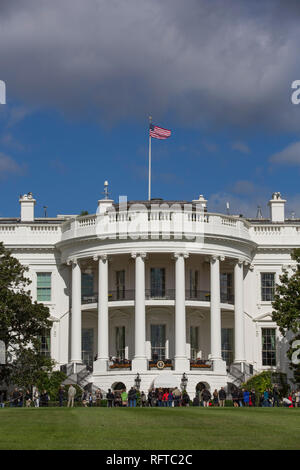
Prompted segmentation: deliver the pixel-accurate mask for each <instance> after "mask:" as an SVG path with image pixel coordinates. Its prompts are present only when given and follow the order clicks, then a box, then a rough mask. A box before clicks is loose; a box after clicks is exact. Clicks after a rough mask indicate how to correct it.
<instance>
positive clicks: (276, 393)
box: [272, 385, 279, 407]
mask: <svg viewBox="0 0 300 470" xmlns="http://www.w3.org/2000/svg"><path fill="white" fill-rule="evenodd" d="M272 404H273V407H275V404H276V406H277V407H278V406H279V390H278V388H277V385H274V388H273V403H272Z"/></svg>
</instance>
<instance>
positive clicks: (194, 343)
mask: <svg viewBox="0 0 300 470" xmlns="http://www.w3.org/2000/svg"><path fill="white" fill-rule="evenodd" d="M19 202H20V205H21V215H20V218H1V219H0V241H2V242H3V243H4V245H5V246H6V247H7V248H9V249H10V250H11V251H12V254H13V255H14V256H15V257H17V258H18V259H19V260H20V262H21V263H22V264H24V265H26V266H28V267H29V274H28V275H29V276H30V278H31V281H32V284H31V292H32V296H33V299H34V300H37V301H41V302H43V303H44V304H45V305H48V306H49V309H50V312H51V318H52V320H53V326H52V329H51V332H50V333H49V335H48V334H47V333H46V332H45V336H44V337H43V344H42V349H43V352H44V353H45V354H49V355H51V357H52V358H53V359H54V360H55V361H56V363H57V368H62V369H63V370H65V371H66V372H67V373H68V375H70V374H72V375H71V378H72V379H73V380H76V381H78V382H79V383H80V384H81V385H82V386H85V385H88V384H93V385H94V386H96V387H101V388H102V389H104V390H107V389H108V388H116V387H121V386H122V387H123V386H126V387H127V388H128V387H131V386H133V385H135V384H138V382H139V381H140V389H141V390H144V391H147V390H148V389H149V388H150V387H157V386H160V385H161V386H168V385H169V386H175V385H177V386H178V387H180V386H185V387H186V388H187V391H188V392H189V394H190V396H191V397H193V395H194V394H195V391H196V387H198V388H199V387H200V388H201V387H202V386H203V384H204V385H205V386H208V387H209V388H210V389H211V390H213V389H215V388H219V387H220V386H228V385H230V384H236V385H237V384H239V383H240V381H241V380H244V379H245V378H247V377H248V376H250V375H251V374H253V373H256V372H257V371H262V370H269V369H272V370H277V371H283V372H288V363H287V359H286V354H285V353H286V344H285V342H284V339H283V338H282V337H281V336H280V334H279V331H278V328H277V327H276V324H275V323H274V322H272V317H271V312H272V306H271V301H272V298H273V294H274V286H275V284H276V282H278V281H279V276H280V274H281V273H282V272H283V271H285V270H287V271H290V272H292V270H293V267H294V264H293V261H291V257H290V253H291V250H292V249H293V248H294V247H299V246H300V219H295V218H294V219H286V218H285V203H286V201H285V200H284V199H282V198H281V196H280V193H274V194H273V196H272V199H271V200H270V202H269V207H270V217H269V218H262V217H258V218H257V219H246V218H244V217H242V216H233V215H224V214H216V213H210V212H209V211H208V210H207V207H206V206H207V204H206V202H207V201H206V200H205V199H204V198H203V196H200V197H199V199H198V200H193V201H191V202H187V201H163V200H151V201H150V202H149V201H133V202H127V201H126V199H124V198H122V199H121V200H120V201H119V203H115V202H114V201H113V200H111V199H108V198H105V199H102V200H99V201H98V210H97V213H96V214H95V215H87V216H73V215H58V216H57V217H56V218H47V217H45V218H36V217H35V215H34V206H35V202H36V201H35V199H34V198H33V195H32V194H31V193H29V194H27V195H24V196H21V197H20V200H19ZM120 383H121V384H122V385H120Z"/></svg>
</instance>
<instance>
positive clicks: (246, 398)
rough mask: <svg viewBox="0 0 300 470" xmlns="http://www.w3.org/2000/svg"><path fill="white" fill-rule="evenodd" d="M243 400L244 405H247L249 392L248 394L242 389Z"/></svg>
mask: <svg viewBox="0 0 300 470" xmlns="http://www.w3.org/2000/svg"><path fill="white" fill-rule="evenodd" d="M243 400H244V405H245V406H249V400H250V394H249V392H248V390H244V398H243Z"/></svg>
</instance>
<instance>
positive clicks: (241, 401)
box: [238, 388, 244, 408]
mask: <svg viewBox="0 0 300 470" xmlns="http://www.w3.org/2000/svg"><path fill="white" fill-rule="evenodd" d="M238 394H239V406H240V407H241V408H242V407H243V405H244V403H243V402H244V389H243V388H242V389H239V391H238Z"/></svg>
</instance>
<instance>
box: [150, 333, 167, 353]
mask: <svg viewBox="0 0 300 470" xmlns="http://www.w3.org/2000/svg"><path fill="white" fill-rule="evenodd" d="M151 357H152V360H153V361H159V360H162V361H164V360H165V359H166V325H151Z"/></svg>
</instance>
